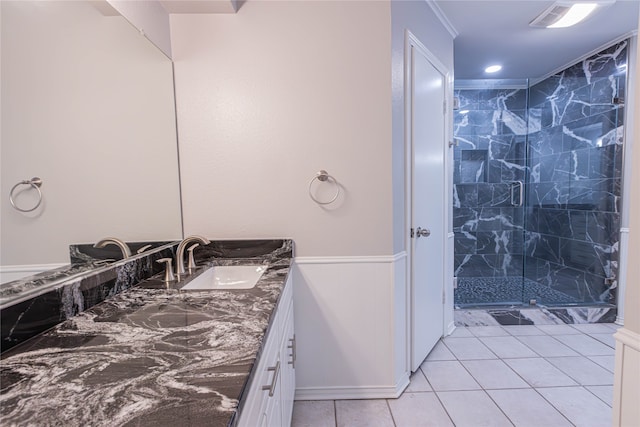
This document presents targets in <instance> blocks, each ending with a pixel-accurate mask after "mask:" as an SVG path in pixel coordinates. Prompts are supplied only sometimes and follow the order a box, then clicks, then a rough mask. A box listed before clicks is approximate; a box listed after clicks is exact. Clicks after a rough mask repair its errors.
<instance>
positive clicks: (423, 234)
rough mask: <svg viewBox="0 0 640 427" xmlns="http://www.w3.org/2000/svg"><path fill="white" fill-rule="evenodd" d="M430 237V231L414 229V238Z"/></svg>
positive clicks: (420, 228)
mask: <svg viewBox="0 0 640 427" xmlns="http://www.w3.org/2000/svg"><path fill="white" fill-rule="evenodd" d="M430 235H431V230H429V229H427V228H422V227H418V228H417V229H416V237H429V236H430Z"/></svg>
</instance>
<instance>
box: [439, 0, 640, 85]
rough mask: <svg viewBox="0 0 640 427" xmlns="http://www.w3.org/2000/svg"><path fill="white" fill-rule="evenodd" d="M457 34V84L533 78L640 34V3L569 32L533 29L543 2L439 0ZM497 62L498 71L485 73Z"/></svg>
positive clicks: (615, 7) (609, 10)
mask: <svg viewBox="0 0 640 427" xmlns="http://www.w3.org/2000/svg"><path fill="white" fill-rule="evenodd" d="M434 3H435V5H436V9H438V8H439V9H440V11H441V12H442V13H443V14H444V16H445V18H446V19H448V21H449V22H450V23H451V26H452V27H453V30H454V31H455V32H457V33H458V36H457V37H456V38H455V41H454V58H455V65H454V67H455V69H454V73H455V78H456V79H483V78H496V79H522V78H532V79H537V78H540V77H545V76H547V75H549V74H551V73H553V72H556V71H559V70H561V69H562V68H564V67H565V66H567V65H571V64H572V63H574V62H575V61H576V60H580V59H582V57H584V56H585V55H587V54H589V53H593V52H595V51H596V50H598V49H599V48H601V47H605V46H606V45H608V44H610V43H611V42H612V41H617V40H619V39H620V38H621V37H622V36H627V35H631V34H632V33H633V32H634V31H637V29H638V6H639V4H640V0H617V1H616V2H615V3H614V4H612V5H609V6H605V7H603V8H602V9H601V10H598V11H596V12H595V13H594V14H593V15H592V16H590V17H589V18H587V20H585V21H583V22H581V23H580V24H577V25H575V26H573V27H570V28H557V29H547V28H532V27H530V26H529V22H531V21H532V20H533V19H534V18H535V17H536V16H538V14H540V13H541V12H543V11H544V10H545V9H546V8H547V7H549V6H551V5H552V4H553V3H554V2H553V1H547V0H492V1H487V0H437V1H435V2H434ZM493 63H500V64H502V66H503V69H502V71H500V72H498V73H495V74H491V75H487V74H485V73H484V68H485V67H486V66H487V65H490V64H493Z"/></svg>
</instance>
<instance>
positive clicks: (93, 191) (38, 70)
mask: <svg viewBox="0 0 640 427" xmlns="http://www.w3.org/2000/svg"><path fill="white" fill-rule="evenodd" d="M0 8H1V14H0V17H1V20H2V22H1V31H2V34H1V43H2V46H1V55H2V58H1V59H2V61H1V66H2V70H1V72H2V73H1V77H2V87H1V102H2V105H1V107H2V110H1V112H2V117H1V120H2V133H1V139H0V148H1V154H2V155H1V156H0V162H1V168H0V169H1V177H0V178H1V179H0V213H1V215H0V227H1V233H2V239H1V242H0V244H1V247H0V273H1V272H4V271H8V270H11V267H13V266H20V267H24V268H25V272H26V273H25V275H28V272H29V271H28V269H29V267H30V266H33V271H32V273H36V272H38V271H39V270H42V269H44V268H45V267H46V266H51V267H59V266H62V265H63V264H66V263H69V258H68V257H69V253H68V247H69V244H70V243H72V242H87V243H90V242H97V241H98V240H100V239H101V238H102V237H104V236H117V237H118V238H120V239H122V240H125V241H151V240H155V241H157V240H166V241H170V240H179V239H180V238H181V236H182V220H181V211H180V189H179V177H178V157H177V143H176V120H175V101H174V90H173V66H172V62H171V60H170V59H169V58H167V57H166V56H165V55H164V54H163V53H161V52H160V51H159V50H158V49H157V48H156V47H155V46H153V45H152V44H151V43H150V42H149V41H148V40H147V39H146V38H145V37H143V36H142V35H141V34H140V33H139V32H138V31H137V30H136V29H135V28H134V27H133V26H131V25H130V24H129V23H128V22H127V21H126V20H125V19H124V18H123V17H122V16H106V15H104V14H103V13H102V12H100V11H99V10H98V9H96V8H95V7H94V6H92V5H91V2H76V1H73V2H69V1H47V2H42V1H2V2H0ZM34 176H38V177H40V178H41V179H42V186H41V187H40V189H41V191H42V203H41V205H40V206H39V207H38V208H37V209H36V210H34V211H33V212H20V211H18V210H16V209H14V208H12V206H11V204H10V200H9V193H10V190H11V188H12V187H13V186H14V185H15V184H16V183H18V182H20V181H22V180H26V179H30V178H32V177H34ZM23 190H24V191H19V192H18V194H17V195H16V200H15V202H16V203H17V204H18V205H19V206H31V205H32V204H33V202H34V198H35V197H36V196H37V194H36V193H35V192H34V191H30V189H29V188H28V187H26V188H25V189H23ZM3 281H4V280H3Z"/></svg>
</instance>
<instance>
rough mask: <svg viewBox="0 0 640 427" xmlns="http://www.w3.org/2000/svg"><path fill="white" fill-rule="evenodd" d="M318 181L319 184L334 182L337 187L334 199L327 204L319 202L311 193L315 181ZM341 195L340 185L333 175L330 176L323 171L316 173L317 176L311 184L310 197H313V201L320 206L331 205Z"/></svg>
mask: <svg viewBox="0 0 640 427" xmlns="http://www.w3.org/2000/svg"><path fill="white" fill-rule="evenodd" d="M316 180H318V181H319V182H327V181H329V182H332V183H333V185H335V187H336V194H334V195H333V197H332V198H331V200H329V201H326V202H322V201H320V200H318V199H317V198H315V197H314V195H313V192H312V191H311V187H312V186H313V183H314V181H316ZM339 195H340V185H338V181H337V180H336V179H335V178H334V177H332V176H331V175H329V173H328V172H327V171H326V170H321V171H319V172H318V173H316V176H314V177H313V178H312V179H311V181H310V182H309V197H311V199H312V200H313V201H314V202H316V203H317V204H319V205H328V204H330V203H333V202H335V201H336V199H337V198H338V196H339Z"/></svg>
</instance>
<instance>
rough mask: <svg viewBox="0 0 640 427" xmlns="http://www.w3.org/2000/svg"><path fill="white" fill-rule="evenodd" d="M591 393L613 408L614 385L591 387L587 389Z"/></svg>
mask: <svg viewBox="0 0 640 427" xmlns="http://www.w3.org/2000/svg"><path fill="white" fill-rule="evenodd" d="M585 388H586V389H587V390H589V391H590V392H591V393H593V394H595V395H596V396H598V397H599V398H600V400H602V401H603V402H604V403H606V404H607V405H609V406H613V386H612V385H591V386H589V387H585Z"/></svg>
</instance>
